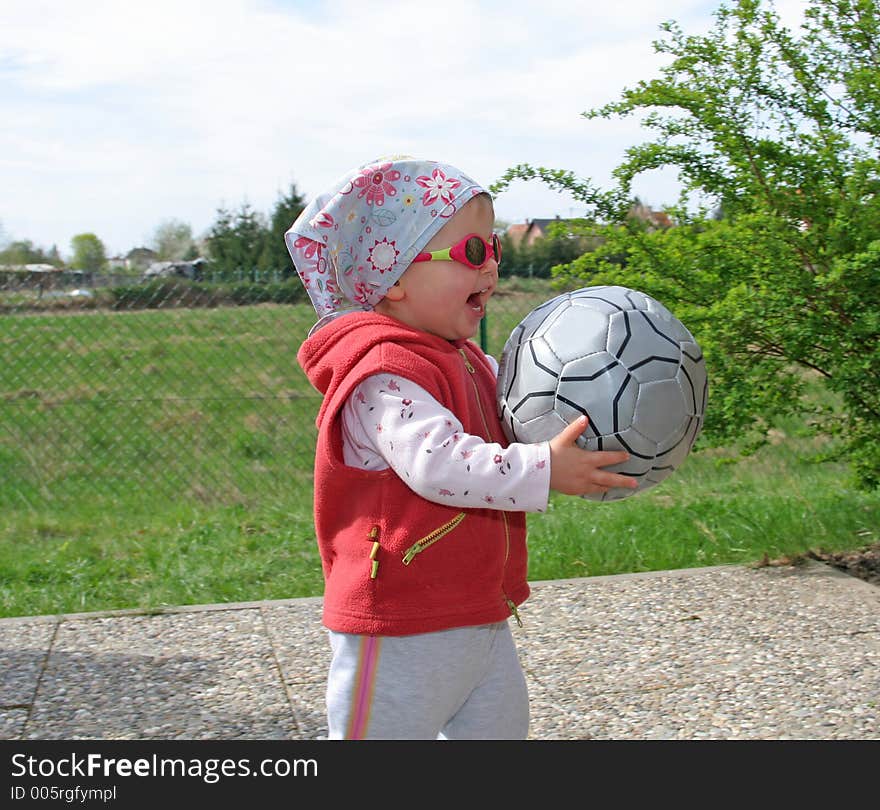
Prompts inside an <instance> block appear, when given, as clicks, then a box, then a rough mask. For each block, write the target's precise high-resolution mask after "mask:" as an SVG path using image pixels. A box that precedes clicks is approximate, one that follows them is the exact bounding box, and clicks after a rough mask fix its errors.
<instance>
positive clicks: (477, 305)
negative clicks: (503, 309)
mask: <svg viewBox="0 0 880 810" xmlns="http://www.w3.org/2000/svg"><path fill="white" fill-rule="evenodd" d="M488 300H489V288H488V287H486V288H484V289H482V290H478V291H477V292H475V293H471V294H470V295H469V296H468V300H467V301H468V305H469V306H470V308H471V309H472V310H474V312H479V313H480V314H481V315H482V314H483V313H484V312H485V311H486V301H488Z"/></svg>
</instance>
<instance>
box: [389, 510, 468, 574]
mask: <svg viewBox="0 0 880 810" xmlns="http://www.w3.org/2000/svg"><path fill="white" fill-rule="evenodd" d="M464 518H465V513H464V512H459V513H458V514H457V515H456V516H455V517H454V518H452V520H450V521H449V522H448V523H444V524H443V525H442V526H441V527H440V528H439V529H434V531H432V532H431V533H430V534H429V535H427V536H425V537H423V538H422V539H421V540H418V541H416V542H415V543H413V544H412V545H411V546H410V547H409V548H408V549H407V550H406V551H405V552H404V553H403V564H404V565H409V564H410V563H411V562H412V561H413V558H414V557H415V556H416V554H420V553H421V552H423V551H424V550H425V549H426V548H428V546H432V545H434V543H436V542H437V541H438V540H439V539H440V538H441V537H444V536H445V535H447V534H449V532H451V531H452V530H453V529H454V528H455V527H456V526H458V524H459V523H461V522H462V521H463V520H464Z"/></svg>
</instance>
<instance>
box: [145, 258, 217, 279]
mask: <svg viewBox="0 0 880 810" xmlns="http://www.w3.org/2000/svg"><path fill="white" fill-rule="evenodd" d="M207 264H208V260H207V259H204V258H202V257H201V256H200V257H199V258H198V259H193V260H192V261H191V262H184V261H178V262H153V263H152V264H151V265H150V266H149V267H148V268H147V269H146V271H144V274H143V276H142V280H143V281H151V280H153V279H156V278H175V277H176V278H187V279H189V280H190V281H201V280H202V271H203V270H204V269H205V266H206V265H207Z"/></svg>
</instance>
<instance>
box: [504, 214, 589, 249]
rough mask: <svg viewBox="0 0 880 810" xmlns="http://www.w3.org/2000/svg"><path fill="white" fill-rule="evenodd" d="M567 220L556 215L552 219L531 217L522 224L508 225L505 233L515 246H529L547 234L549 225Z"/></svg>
mask: <svg viewBox="0 0 880 810" xmlns="http://www.w3.org/2000/svg"><path fill="white" fill-rule="evenodd" d="M569 221H570V220H567V219H561V218H560V217H558V216H557V217H554V218H553V219H532V220H529V221H528V222H525V223H523V224H519V225H510V226H508V228H507V231H506V232H505V233H506V234H507V236H508V237H509V238H510V240H511V241H512V242H513V244H514V245H516V246H517V247H520V246H521V245H526V246H527V247H531V246H532V245H534V244H535V242H536V241H537V240H538V239H543V238H544V237H545V236H546V235H547V231H548V230H549V228H550V226H551V225H554V224H557V223H562V224H564V223H566V222H569ZM578 221H580V220H578Z"/></svg>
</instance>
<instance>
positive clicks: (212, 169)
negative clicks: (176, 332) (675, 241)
mask: <svg viewBox="0 0 880 810" xmlns="http://www.w3.org/2000/svg"><path fill="white" fill-rule="evenodd" d="M790 1H792V0H786V2H790ZM714 6H715V4H714V3H710V2H708V1H707V0H702V1H700V0H667V2H666V3H665V4H657V3H656V2H648V0H631V1H630V2H627V3H619V4H611V3H603V4H598V3H596V4H594V3H584V2H582V1H581V0H542V2H541V3H540V4H535V3H529V2H525V1H524V0H510V2H501V1H500V0H487V1H486V2H466V1H465V0H446V2H444V3H442V4H438V3H436V2H415V0H408V2H382V3H362V2H355V1H354V0H335V1H334V2H320V3H319V2H291V1H290V0H275V2H268V1H267V0H264V1H263V2H258V1H257V0H212V2H193V1H192V0H153V1H152V2H150V3H143V4H133V3H116V2H86V0H69V1H68V2H60V1H55V2H52V1H48V0H47V1H45V2H34V0H22V1H21V2H16V1H14V0H13V1H10V2H6V1H4V0H0V17H2V19H3V21H4V23H3V26H2V27H0V103H2V107H3V110H4V127H3V130H2V131H0V187H2V188H3V189H4V194H3V196H2V199H0V223H2V225H3V226H4V228H5V230H6V231H7V233H8V234H9V235H11V236H12V237H14V238H20V239H23V238H29V239H32V240H33V241H34V242H36V243H37V244H40V245H45V246H48V245H50V244H52V243H57V244H58V246H59V248H60V249H61V251H62V253H65V252H66V251H67V250H68V248H69V241H70V238H71V236H73V235H74V234H75V233H79V232H83V231H93V232H95V233H97V234H98V235H99V236H100V237H101V238H102V239H103V240H104V241H105V242H106V243H107V245H108V248H109V249H110V250H111V251H114V252H123V251H126V250H128V249H129V248H131V247H132V246H134V245H136V244H140V243H143V242H144V241H146V240H147V239H148V238H149V237H150V235H151V234H152V232H153V230H154V228H155V226H156V225H157V224H158V223H159V222H160V221H161V220H163V219H166V218H168V217H175V218H177V219H182V220H184V221H187V222H189V223H190V224H191V225H192V227H193V229H194V230H195V231H196V232H199V231H201V230H204V229H206V228H207V227H209V225H210V224H211V222H212V221H213V219H214V215H215V211H216V208H217V207H218V206H219V205H221V204H225V205H230V206H235V205H237V204H239V203H240V202H242V201H244V200H245V199H247V200H248V201H249V202H250V203H251V204H253V205H254V206H255V207H257V208H258V209H260V210H268V209H269V208H270V207H271V205H272V203H273V202H274V200H275V197H276V195H277V193H278V192H279V191H281V190H282V189H284V188H286V186H287V185H288V184H289V183H290V182H296V184H297V186H298V187H299V188H300V190H301V191H303V192H304V193H306V194H307V195H311V194H314V193H317V192H318V191H320V190H321V188H322V187H323V186H324V185H326V184H327V183H328V182H330V181H332V180H333V179H334V178H336V177H337V176H338V175H340V174H341V173H342V172H344V171H346V170H347V169H349V168H351V167H353V166H354V165H356V164H358V163H361V162H363V161H365V160H368V159H370V158H372V157H374V156H376V155H378V154H384V153H388V152H410V153H414V154H418V155H424V156H429V157H436V158H437V159H441V160H445V161H448V162H451V163H457V164H458V165H460V166H461V167H462V168H463V169H465V170H467V171H469V172H470V173H472V174H473V175H475V176H476V177H477V178H478V179H480V180H482V181H483V182H485V183H490V182H492V181H493V180H495V179H497V177H498V176H500V175H501V174H502V173H503V171H504V170H505V169H506V168H508V167H509V166H512V165H514V164H517V163H521V162H532V163H535V164H539V165H548V166H554V167H559V168H569V169H572V170H573V171H575V172H576V173H578V174H580V175H581V176H591V177H593V178H594V179H596V180H597V181H600V182H602V181H605V182H607V180H608V175H609V172H610V170H611V168H612V167H613V165H614V164H615V163H616V162H617V160H619V158H620V155H621V154H622V151H623V149H624V148H625V147H626V146H627V145H630V144H632V143H635V142H638V141H639V140H641V139H642V138H643V136H644V133H641V132H640V131H639V129H638V124H637V122H631V121H625V122H603V121H595V122H587V121H585V119H583V118H582V117H581V115H580V113H581V112H582V111H583V110H585V109H587V108H589V107H592V106H598V105H600V104H602V103H604V102H606V101H611V100H614V99H615V98H617V97H618V95H619V92H620V90H621V89H622V88H623V87H624V86H627V85H633V84H635V83H636V82H637V81H638V80H639V79H642V78H647V77H649V76H650V75H652V74H653V73H654V72H655V71H656V67H657V65H658V64H659V58H658V57H657V56H656V55H655V54H654V53H653V48H652V47H651V42H652V40H654V39H656V38H657V37H658V36H659V24H660V23H661V22H662V21H663V20H664V19H667V18H674V19H677V20H679V21H680V22H682V24H683V25H685V27H686V28H687V29H688V30H694V29H699V30H702V29H704V28H705V27H706V26H707V25H708V24H709V22H710V21H711V12H712V9H713V8H714ZM651 182H652V183H653V185H652V186H650V187H649V188H648V190H647V193H646V194H645V196H646V198H648V199H649V201H651V202H654V203H655V204H661V203H663V202H671V201H672V198H673V197H674V183H673V182H672V181H671V179H670V178H668V177H667V178H665V179H664V178H657V179H654V180H651ZM11 189H14V192H10V190H11ZM572 205H573V203H572V201H570V200H566V199H564V197H563V196H561V195H558V194H556V193H555V192H552V191H550V190H548V189H546V188H544V187H542V186H540V184H517V185H516V186H515V187H514V188H512V189H511V190H510V191H509V192H507V193H505V194H504V195H502V197H501V198H500V199H499V200H498V203H497V209H498V213H499V215H500V216H503V217H505V218H507V219H510V220H517V219H524V218H526V217H532V216H539V217H540V216H552V215H554V214H556V213H559V214H561V215H568V214H569V213H571V211H570V209H571V207H572Z"/></svg>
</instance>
